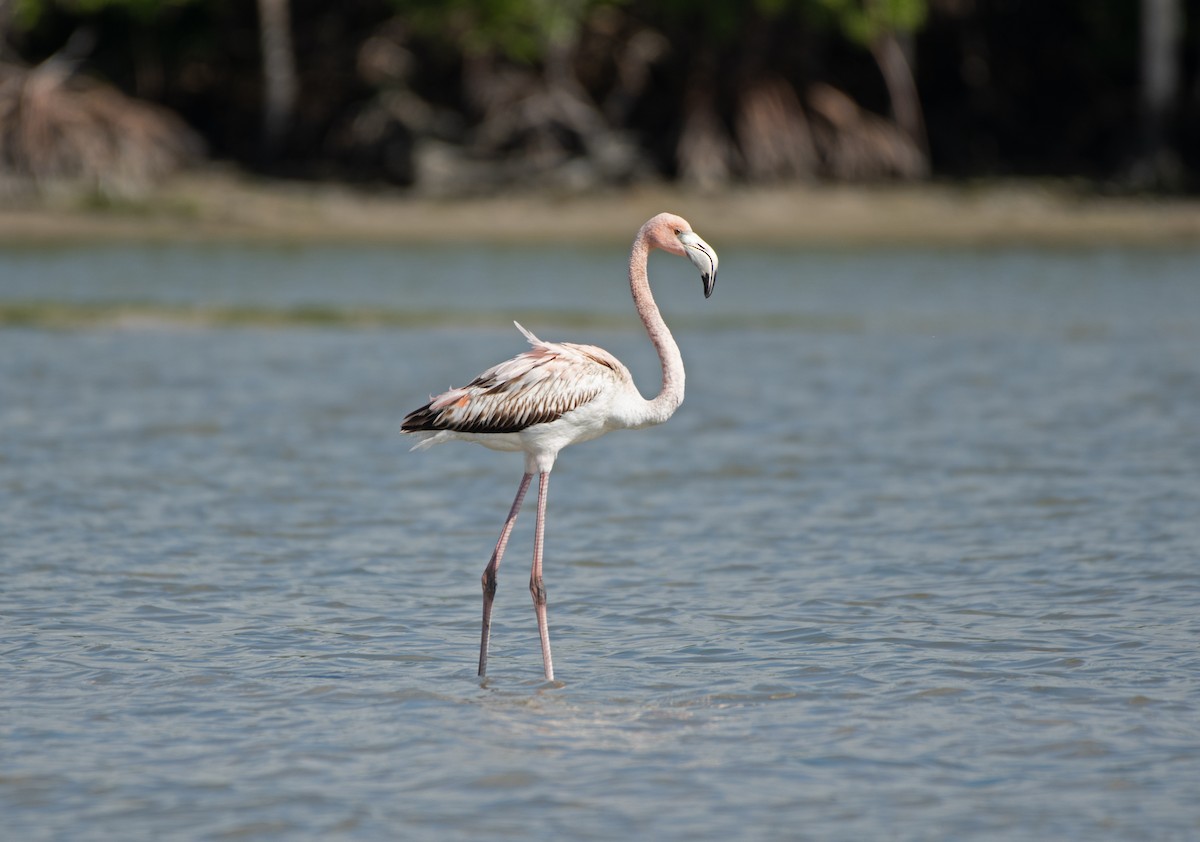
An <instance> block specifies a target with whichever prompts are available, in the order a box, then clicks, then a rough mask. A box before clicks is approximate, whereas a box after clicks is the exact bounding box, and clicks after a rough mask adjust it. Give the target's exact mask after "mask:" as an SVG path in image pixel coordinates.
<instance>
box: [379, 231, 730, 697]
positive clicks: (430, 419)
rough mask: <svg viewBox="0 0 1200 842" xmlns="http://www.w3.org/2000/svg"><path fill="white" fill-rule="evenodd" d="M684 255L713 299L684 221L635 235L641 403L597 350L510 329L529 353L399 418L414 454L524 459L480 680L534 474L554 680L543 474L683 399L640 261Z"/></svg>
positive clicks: (537, 586)
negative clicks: (653, 358) (654, 252)
mask: <svg viewBox="0 0 1200 842" xmlns="http://www.w3.org/2000/svg"><path fill="white" fill-rule="evenodd" d="M655 248H657V249H662V250H664V251H667V252H669V253H672V254H677V255H681V256H686V257H687V258H688V259H689V260H691V261H692V263H693V264H694V265H695V266H696V268H698V269H699V270H700V273H701V279H702V281H703V283H704V295H705V297H706V298H707V297H708V296H709V295H711V294H712V290H713V284H714V282H715V280H716V274H717V255H716V252H714V251H713V250H712V248H711V247H710V246H709V245H708V244H707V243H705V242H704V241H703V240H702V239H700V238H699V237H698V236H696V234H695V233H694V232H693V231H692V228H691V226H690V225H689V224H688V223H687V221H686V220H684V219H682V218H681V217H678V216H675V215H674V214H668V213H662V214H659V215H658V216H655V217H653V218H652V219H650V220H649V221H647V222H646V224H645V225H643V226H642V227H641V229H640V230H639V231H638V235H637V238H636V239H635V240H634V243H633V249H632V252H631V254H630V260H629V287H630V292H631V294H632V295H633V300H634V305H635V306H636V308H637V311H638V314H639V315H640V316H641V318H642V323H643V324H644V325H645V327H646V332H647V334H648V335H649V337H650V340H651V342H653V343H654V346H655V348H656V350H657V351H658V355H659V361H660V363H661V364H662V370H663V383H662V389H661V390H660V392H659V394H658V395H657V396H656V397H655V398H653V399H651V400H647V399H645V398H644V397H642V395H641V393H640V392H639V391H638V389H637V387H636V386H635V385H634V382H633V377H632V376H631V375H630V373H629V369H627V368H626V367H625V366H624V365H622V363H621V362H620V361H619V360H618V359H617V358H616V357H614V356H613V355H612V354H610V353H608V352H607V351H605V350H604V349H603V348H597V347H596V346H594V345H578V344H575V343H572V342H545V341H543V340H541V339H538V338H537V337H536V336H534V335H533V334H532V333H530V332H529V331H527V330H526V329H525V328H523V327H521V325H520V324H517V329H518V330H520V331H521V333H523V334H524V335H525V338H526V339H527V340H528V341H529V345H530V348H529V350H527V351H525V352H523V353H521V354H518V355H517V356H515V357H513V358H512V359H510V360H507V361H505V362H502V363H500V364H499V365H495V366H493V367H491V368H489V369H488V370H487V371H485V372H483V373H482V374H480V375H479V376H478V377H476V378H475V379H474V380H472V381H471V382H470V383H468V384H467V385H466V386H463V387H461V388H455V389H449V390H448V391H446V392H443V393H442V394H440V395H438V396H436V397H433V398H430V400H429V403H427V404H425V405H424V406H422V407H420V408H419V409H416V410H414V411H413V412H410V413H409V414H408V415H407V416H405V418H404V422H403V424H402V425H401V431H402V432H404V433H407V434H410V435H413V436H414V437H416V438H418V439H419V441H418V442H417V444H416V445H415V446H414V447H413V450H423V449H425V448H428V447H432V446H433V445H435V444H442V443H444V442H448V441H468V442H475V443H477V444H482V445H484V446H485V447H489V448H491V449H493V450H506V451H516V452H521V453H524V454H525V474H524V476H523V477H522V480H521V485H520V486H519V488H518V490H517V496H516V498H515V499H514V500H513V505H512V508H511V509H510V511H509V514H508V518H507V519H506V521H505V523H504V528H503V529H502V530H501V533H500V540H499V541H498V542H497V543H496V548H495V550H494V551H493V552H492V558H491V560H490V561H489V562H488V566H487V567H486V568H485V569H484V572H483V634H482V639H481V641H480V648H479V675H480V676H483V675H485V674H486V668H487V652H488V640H489V636H490V629H491V611H492V597H493V596H494V594H495V591H496V573H497V571H498V569H499V566H500V560H501V558H502V556H503V554H504V549H505V546H506V545H507V542H508V536H509V534H510V533H511V531H512V527H513V524H514V523H515V521H516V517H517V513H518V512H519V511H520V508H521V502H522V500H523V499H524V496H525V492H526V491H527V490H528V488H529V485H530V482H531V481H532V479H533V476H534V475H535V474H536V475H538V477H539V484H538V514H537V525H536V529H535V532H534V558H533V569H532V571H531V574H530V581H529V589H530V592H531V594H532V595H533V601H534V609H535V613H536V614H537V620H538V630H539V632H540V635H541V644H542V662H543V667H544V671H545V675H546V679H547V680H551V679H553V678H554V668H553V664H552V661H551V656H550V638H549V630H548V626H547V621H546V591H545V587H544V585H543V582H542V544H543V531H544V525H545V507H546V494H547V489H548V484H549V476H550V471H551V470H552V469H553V467H554V462H555V460H556V459H557V458H558V453H559V451H561V450H562V449H563V448H564V447H566V446H567V445H571V444H576V443H578V442H584V441H588V440H590V439H594V438H598V437H599V436H602V435H604V434H605V433H608V432H611V431H613V430H619V429H639V428H642V427H648V426H651V425H654V424H661V423H662V422H664V421H666V420H667V419H668V418H670V417H671V415H672V414H674V412H675V410H676V409H677V408H678V407H679V405H680V403H682V401H683V393H684V370H683V359H682V357H681V356H680V353H679V347H678V346H677V345H676V344H675V340H674V339H673V338H672V336H671V332H670V330H668V329H667V325H666V323H665V322H664V321H663V319H662V316H661V314H660V313H659V311H658V307H657V305H656V304H655V302H654V297H653V296H652V295H651V293H650V284H649V280H648V278H647V271H646V262H647V257H648V255H649V252H650V250H651V249H655Z"/></svg>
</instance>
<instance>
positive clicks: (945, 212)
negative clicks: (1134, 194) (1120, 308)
mask: <svg viewBox="0 0 1200 842" xmlns="http://www.w3.org/2000/svg"><path fill="white" fill-rule="evenodd" d="M660 210H672V211H675V212H677V213H680V214H682V215H683V216H686V217H687V218H688V219H690V220H691V221H692V223H693V224H694V225H695V226H696V228H697V229H698V230H700V231H702V232H703V233H704V236H706V237H708V238H709V239H711V240H713V241H714V242H721V243H724V244H732V243H737V244H745V245H783V246H786V245H797V246H850V247H870V246H876V245H930V246H971V245H978V246H989V245H1068V246H1089V245H1114V244H1127V245H1139V246H1156V245H1180V244H1200V200H1197V199H1152V198H1144V199H1143V198H1101V197H1082V196H1079V195H1076V194H1073V193H1071V192H1070V191H1068V190H1065V189H1056V188H1053V187H1044V186H1038V185H1006V186H990V187H978V188H963V187H948V186H928V185H925V186H890V187H875V188H855V187H804V186H789V187H782V188H774V189H773V188H756V189H740V190H736V191H732V192H728V193H723V194H720V195H712V194H700V193H690V192H687V191H683V190H679V189H675V188H669V187H653V188H638V189H635V190H630V191H625V192H602V193H598V194H596V195H591V196H571V197H554V196H546V195H512V196H500V197H490V198H476V199H437V198H427V197H413V196H408V195H405V194H402V193H382V192H369V191H361V190H354V189H350V188H347V187H342V186H330V185H303V184H290V183H278V182H264V181H258V180H252V179H247V178H244V177H238V176H233V175H229V174H226V173H220V172H215V173H205V174H192V175H189V176H186V177H183V178H179V179H176V180H175V181H172V182H171V183H169V184H167V185H165V186H163V187H162V188H160V189H159V190H157V191H156V192H155V193H154V194H153V195H151V196H148V197H146V198H145V199H142V200H139V201H136V202H121V203H117V204H114V205H112V206H108V207H99V208H97V207H88V206H85V204H84V203H81V202H79V201H78V200H58V201H54V200H45V201H40V202H26V203H16V204H13V203H9V204H8V205H0V245H5V246H22V245H54V244H70V243H81V242H174V241H182V242H188V241H190V242H195V241H201V242H203V241H214V242H218V241H248V242H285V243H298V242H343V243H344V242H350V243H353V242H363V243H397V244H403V243H452V242H456V241H473V242H480V241H483V242H500V243H546V242H585V241H597V242H605V243H608V242H624V241H626V240H628V239H629V238H631V237H632V236H633V233H634V231H635V230H636V228H637V226H638V225H639V224H640V223H641V222H642V221H643V220H645V219H646V218H648V217H649V216H651V215H653V214H654V213H657V212H658V211H660ZM726 247H728V245H727V246H726Z"/></svg>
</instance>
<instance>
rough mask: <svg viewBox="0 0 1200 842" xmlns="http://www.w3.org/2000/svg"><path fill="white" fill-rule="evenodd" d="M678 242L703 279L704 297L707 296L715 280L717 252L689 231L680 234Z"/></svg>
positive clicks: (710, 293)
mask: <svg viewBox="0 0 1200 842" xmlns="http://www.w3.org/2000/svg"><path fill="white" fill-rule="evenodd" d="M679 242H680V244H681V245H682V246H683V251H684V253H685V254H687V256H688V260H690V261H692V265H693V266H695V267H696V268H697V269H699V270H700V280H702V281H704V297H705V298H708V297H709V296H710V295H712V292H713V286H714V285H715V284H716V282H717V253H716V252H715V251H713V247H712V246H710V245H709V244H708V243H706V242H704V240H702V239H700V238H699V237H698V236H696V235H695V234H694V233H692V232H691V231H684V232H683V233H682V234H680V235H679Z"/></svg>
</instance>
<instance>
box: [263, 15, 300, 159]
mask: <svg viewBox="0 0 1200 842" xmlns="http://www.w3.org/2000/svg"><path fill="white" fill-rule="evenodd" d="M258 18H259V37H260V43H261V47H262V73H263V122H262V152H263V157H264V158H265V159H266V160H268V161H269V160H272V159H274V158H275V157H277V156H278V154H279V151H280V149H281V147H282V145H283V139H284V136H285V135H286V134H287V131H288V129H289V128H290V126H291V123H292V117H293V114H294V113H295V110H296V99H297V96H298V94H299V90H300V83H299V81H298V79H297V76H296V55H295V51H294V50H293V49H292V26H291V13H290V10H289V8H288V0H258Z"/></svg>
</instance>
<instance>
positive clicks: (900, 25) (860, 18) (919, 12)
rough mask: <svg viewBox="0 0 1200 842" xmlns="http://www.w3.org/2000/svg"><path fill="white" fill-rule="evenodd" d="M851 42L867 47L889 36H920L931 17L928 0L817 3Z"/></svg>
mask: <svg viewBox="0 0 1200 842" xmlns="http://www.w3.org/2000/svg"><path fill="white" fill-rule="evenodd" d="M815 2H816V3H817V5H818V6H820V7H822V8H824V9H825V10H826V11H827V12H829V13H830V14H832V15H833V17H834V19H835V20H836V21H837V24H838V26H839V28H840V29H841V30H842V32H843V33H844V34H845V35H846V37H847V38H849V39H850V40H851V41H854V42H855V43H856V44H860V45H862V46H867V45H868V44H871V43H872V42H873V41H875V40H876V39H877V38H879V36H880V35H882V34H884V33H885V32H916V31H917V30H918V29H920V28H921V27H922V26H924V25H925V19H926V18H927V17H928V16H929V2H928V0H815Z"/></svg>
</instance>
